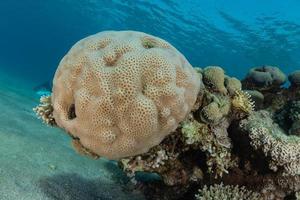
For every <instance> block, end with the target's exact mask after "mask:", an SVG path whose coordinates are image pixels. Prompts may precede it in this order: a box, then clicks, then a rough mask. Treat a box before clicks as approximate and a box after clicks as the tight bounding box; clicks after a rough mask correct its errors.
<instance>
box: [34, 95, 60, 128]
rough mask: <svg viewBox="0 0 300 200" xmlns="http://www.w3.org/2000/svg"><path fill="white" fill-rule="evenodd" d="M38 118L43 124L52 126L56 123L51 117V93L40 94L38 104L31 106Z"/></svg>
mask: <svg viewBox="0 0 300 200" xmlns="http://www.w3.org/2000/svg"><path fill="white" fill-rule="evenodd" d="M33 111H34V112H35V113H36V115H37V116H38V118H39V119H41V120H42V121H43V122H44V123H45V124H47V125H51V126H54V125H56V123H55V120H54V118H53V107H52V102H51V95H49V96H41V98H40V104H39V105H38V106H37V107H35V108H33Z"/></svg>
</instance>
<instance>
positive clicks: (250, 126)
mask: <svg viewBox="0 0 300 200" xmlns="http://www.w3.org/2000/svg"><path fill="white" fill-rule="evenodd" d="M241 128H242V129H243V130H244V131H245V132H246V133H247V134H248V135H249V138H250V140H251V145H252V146H253V147H254V148H255V149H256V150H262V152H263V153H264V155H265V156H266V157H268V158H270V161H269V167H270V169H272V170H273V171H278V170H280V169H282V170H283V173H284V174H287V175H300V151H299V149H300V137H297V136H294V135H291V136H288V135H287V134H286V133H285V132H284V131H283V130H282V129H281V128H280V127H279V126H278V124H276V123H274V122H273V120H272V118H271V116H270V113H268V112H267V111H257V112H254V113H252V114H251V115H250V116H249V117H248V118H247V119H244V120H242V121H241Z"/></svg>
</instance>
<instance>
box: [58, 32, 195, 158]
mask: <svg viewBox="0 0 300 200" xmlns="http://www.w3.org/2000/svg"><path fill="white" fill-rule="evenodd" d="M199 87H200V77H199V75H198V73H197V72H196V71H195V70H194V69H193V68H192V66H191V65H190V64H189V62H188V61H187V60H186V59H185V57H184V56H183V55H182V54H181V53H180V52H178V51H177V50H176V49H175V48H174V47H173V46H172V45H170V44H169V43H168V42H166V41H164V40H162V39H160V38H157V37H154V36H151V35H148V34H145V33H141V32H134V31H105V32H100V33H98V34H95V35H92V36H89V37H87V38H84V39H82V40H80V41H79V42H77V43H76V44H75V45H74V46H73V47H72V48H71V50H70V51H69V52H68V53H67V54H66V55H65V56H64V58H63V59H62V61H61V62H60V64H59V66H58V69H57V71H56V73H55V77H54V80H53V94H52V104H53V117H54V118H55V121H56V123H57V125H58V126H59V127H61V128H63V129H65V130H66V132H68V133H69V134H70V135H71V136H72V137H73V138H76V139H77V140H78V141H77V142H80V143H81V145H82V146H83V147H84V148H85V149H89V151H90V152H93V154H97V155H99V156H103V157H106V158H109V159H120V158H124V157H128V156H133V155H138V154H141V153H145V152H147V151H148V150H149V149H150V148H151V147H153V146H155V145H158V144H159V143H160V142H161V141H162V140H163V139H164V138H165V137H166V136H167V135H169V134H170V133H171V132H172V131H174V130H175V129H176V128H177V126H178V123H179V122H181V121H182V120H184V118H185V117H186V116H187V114H188V113H189V112H190V111H191V109H192V107H193V106H194V103H195V101H196V98H197V94H198V92H199Z"/></svg>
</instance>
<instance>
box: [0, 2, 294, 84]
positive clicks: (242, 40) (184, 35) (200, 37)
mask: <svg viewBox="0 0 300 200" xmlns="http://www.w3.org/2000/svg"><path fill="white" fill-rule="evenodd" d="M299 10H300V2H299V1H298V0H285V1H282V0H264V1H261V0H251V1H244V0H232V1H228V0H184V1H183V0H182V1H180V0H151V1H150V0H131V1H129V0H127V1H126V0H1V1H0V46H1V48H0V68H1V69H2V70H5V71H6V72H7V73H12V74H15V75H16V76H18V77H20V78H23V79H25V80H28V81H31V82H34V83H37V84H38V83H40V82H43V81H45V80H50V79H52V77H53V74H54V72H55V70H56V67H57V65H58V63H59V61H60V59H61V58H62V57H63V55H64V54H65V53H66V52H67V51H68V49H69V48H70V47H71V46H72V45H73V44H74V43H75V42H76V41H78V40H79V39H81V38H83V37H86V36H88V35H90V34H94V33H96V32H99V31H103V30H124V29H130V30H138V31H143V32H146V33H150V34H153V35H156V36H158V37H161V38H163V39H165V40H167V41H169V42H170V43H172V44H173V45H174V46H175V47H176V48H178V49H179V50H180V51H181V52H182V53H183V54H184V55H185V56H186V57H187V59H188V60H189V61H190V63H191V64H192V65H194V66H200V67H204V66H207V65H220V66H222V67H223V68H224V69H225V70H226V72H227V73H228V74H230V75H232V76H237V77H239V78H242V77H243V76H244V75H245V73H246V72H247V70H248V69H249V68H250V67H253V66H258V65H264V64H268V65H275V66H279V67H281V69H282V70H283V71H284V72H286V73H289V72H291V71H293V70H295V69H299V68H300V59H299V57H300V12H299Z"/></svg>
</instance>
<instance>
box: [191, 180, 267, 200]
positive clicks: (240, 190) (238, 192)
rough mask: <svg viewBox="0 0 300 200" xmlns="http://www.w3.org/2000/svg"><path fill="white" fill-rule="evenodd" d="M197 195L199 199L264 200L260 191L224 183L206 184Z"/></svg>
mask: <svg viewBox="0 0 300 200" xmlns="http://www.w3.org/2000/svg"><path fill="white" fill-rule="evenodd" d="M195 197H196V199H197V200H217V199H224V200H263V198H262V196H261V195H260V194H259V193H257V192H253V191H250V190H247V189H246V188H245V187H239V186H231V185H226V186H224V185H223V184H222V183H221V184H215V185H211V186H209V187H207V186H206V185H205V186H204V187H203V188H202V189H201V190H199V193H198V194H196V196H195Z"/></svg>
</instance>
